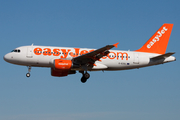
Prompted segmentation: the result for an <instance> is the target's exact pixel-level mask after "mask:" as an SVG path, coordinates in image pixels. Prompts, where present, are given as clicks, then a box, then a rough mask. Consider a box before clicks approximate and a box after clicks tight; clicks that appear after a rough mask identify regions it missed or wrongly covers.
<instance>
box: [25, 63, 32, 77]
mask: <svg viewBox="0 0 180 120" xmlns="http://www.w3.org/2000/svg"><path fill="white" fill-rule="evenodd" d="M30 72H31V66H28V73H27V74H26V77H30V76H31V74H30Z"/></svg>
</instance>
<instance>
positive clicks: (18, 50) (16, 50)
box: [11, 49, 21, 53]
mask: <svg viewBox="0 0 180 120" xmlns="http://www.w3.org/2000/svg"><path fill="white" fill-rule="evenodd" d="M11 52H18V53H20V52H21V50H20V49H15V50H12V51H11Z"/></svg>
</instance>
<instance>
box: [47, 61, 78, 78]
mask: <svg viewBox="0 0 180 120" xmlns="http://www.w3.org/2000/svg"><path fill="white" fill-rule="evenodd" d="M51 64H52V65H53V67H52V68H51V75H52V76H56V77H63V76H67V75H69V74H76V71H75V70H71V68H72V67H73V65H72V61H71V60H63V59H55V60H53V61H52V62H51Z"/></svg>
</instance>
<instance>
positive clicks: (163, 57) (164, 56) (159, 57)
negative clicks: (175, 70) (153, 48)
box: [151, 52, 175, 60]
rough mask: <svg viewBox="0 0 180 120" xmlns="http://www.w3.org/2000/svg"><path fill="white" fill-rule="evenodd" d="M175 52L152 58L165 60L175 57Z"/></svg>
mask: <svg viewBox="0 0 180 120" xmlns="http://www.w3.org/2000/svg"><path fill="white" fill-rule="evenodd" d="M174 53H175V52H170V53H166V54H162V55H159V56H156V57H153V58H151V60H160V59H165V58H167V57H169V56H171V55H173V54H174Z"/></svg>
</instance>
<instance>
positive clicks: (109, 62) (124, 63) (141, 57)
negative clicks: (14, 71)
mask: <svg viewBox="0 0 180 120" xmlns="http://www.w3.org/2000/svg"><path fill="white" fill-rule="evenodd" d="M93 50H95V49H87V48H69V47H50V46H33V45H32V46H22V47H18V48H16V49H15V50H14V51H13V52H11V53H8V54H6V55H5V56H4V60H5V61H7V62H9V63H13V64H17V65H23V66H34V67H51V68H53V64H52V63H53V61H54V59H68V60H72V59H73V58H74V57H77V56H80V55H82V54H86V53H88V52H91V51H93ZM109 51H110V53H109V54H108V55H107V56H105V57H103V58H101V59H100V60H98V61H96V62H95V64H94V66H93V67H92V68H91V69H88V71H96V70H126V69H134V68H140V67H146V66H151V65H157V64H162V63H166V62H171V61H175V57H173V56H169V57H167V58H165V59H161V60H157V61H152V60H151V58H152V57H155V56H158V55H159V54H154V53H145V52H135V51H120V50H109ZM81 69H83V68H72V70H81Z"/></svg>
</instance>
